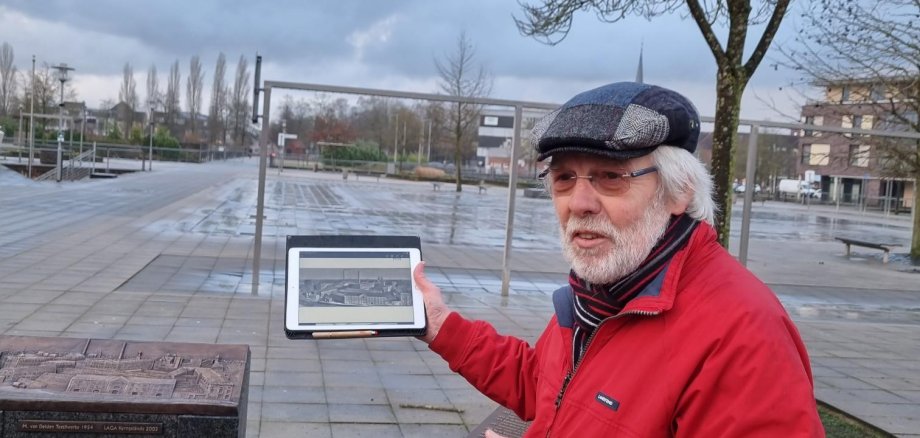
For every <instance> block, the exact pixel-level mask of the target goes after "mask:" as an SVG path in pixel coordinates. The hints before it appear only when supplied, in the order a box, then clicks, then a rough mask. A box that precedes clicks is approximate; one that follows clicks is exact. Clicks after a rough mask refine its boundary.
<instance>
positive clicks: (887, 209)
mask: <svg viewBox="0 0 920 438" xmlns="http://www.w3.org/2000/svg"><path fill="white" fill-rule="evenodd" d="M889 215H891V180H890V179H886V180H885V216H889Z"/></svg>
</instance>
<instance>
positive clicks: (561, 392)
mask: <svg viewBox="0 0 920 438" xmlns="http://www.w3.org/2000/svg"><path fill="white" fill-rule="evenodd" d="M659 313H661V312H650V311H645V310H630V311H627V312H623V313H620V314H618V315H614V316H611V317H608V318H605V319H604V320H603V321H601V322H600V324H598V325H597V328H596V329H594V332H592V333H591V336H588V340H587V341H585V351H584V352H583V353H582V354H581V357H579V358H578V362H576V363H575V364H574V365H573V366H572V370H571V371H569V372H568V373H566V375H565V379H563V380H562V387H561V388H560V389H559V394H558V395H556V413H554V414H553V422H552V423H555V420H556V414H557V413H559V407H560V406H562V398H563V397H565V390H566V389H568V387H569V383H571V382H572V378H573V377H575V373H576V372H578V366H579V365H581V363H582V362H583V361H584V358H585V357H586V356H587V355H588V349H589V348H591V341H593V340H594V336H595V335H597V332H599V331H600V330H601V326H603V325H604V323H606V322H607V321H610V320H613V319H617V318H619V317H621V316H626V315H640V316H655V315H658V314H659ZM552 423H550V425H549V428H548V429H547V430H546V438H549V435H550V431H552V430H553V424H552Z"/></svg>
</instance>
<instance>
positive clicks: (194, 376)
mask: <svg viewBox="0 0 920 438" xmlns="http://www.w3.org/2000/svg"><path fill="white" fill-rule="evenodd" d="M248 366H249V348H248V346H245V345H212V344H186V343H172V342H131V341H118V340H104V339H69V338H32V337H19V336H0V411H2V412H3V421H2V426H0V427H2V430H0V434H2V436H16V435H13V433H20V434H22V435H21V436H30V437H31V436H36V434H35V432H39V433H41V432H44V433H47V434H57V435H58V436H60V434H61V433H67V432H71V433H73V432H77V431H79V433H85V434H90V435H92V434H100V433H101V434H106V435H109V434H114V435H117V434H130V435H138V434H141V435H143V434H147V435H157V436H183V434H182V433H181V432H182V431H183V430H187V431H188V433H191V430H189V428H190V427H191V428H192V429H195V430H198V432H206V430H201V428H203V427H211V425H212V424H213V423H214V422H217V423H220V424H221V425H220V427H218V428H219V429H221V428H222V429H227V428H228V427H229V428H230V429H233V430H232V431H231V430H230V429H227V431H228V432H231V433H229V434H222V435H224V436H241V434H240V433H239V432H241V431H242V430H245V415H244V413H245V399H246V385H247V384H248ZM241 419H242V420H241ZM190 422H192V423H190ZM195 422H197V423H199V424H198V425H196V424H193V423H195ZM234 422H235V423H236V424H235V425H234V424H231V423H234ZM241 423H242V424H241ZM205 425H208V426H205ZM230 426H233V427H230ZM208 430H209V431H210V432H215V431H214V430H210V429H208ZM233 432H235V433H233ZM207 435H209V436H210V435H212V433H207ZM189 436H192V435H189Z"/></svg>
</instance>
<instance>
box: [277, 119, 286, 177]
mask: <svg viewBox="0 0 920 438" xmlns="http://www.w3.org/2000/svg"><path fill="white" fill-rule="evenodd" d="M286 134H287V120H282V121H281V135H279V136H278V146H281V159H280V160H278V175H281V172H283V171H284V159H285V158H286V157H285V146H284V144H285V143H287V137H285V135H286Z"/></svg>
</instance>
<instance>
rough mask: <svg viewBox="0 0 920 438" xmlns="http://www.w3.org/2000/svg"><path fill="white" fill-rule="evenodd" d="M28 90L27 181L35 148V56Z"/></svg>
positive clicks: (30, 173) (30, 176) (30, 174)
mask: <svg viewBox="0 0 920 438" xmlns="http://www.w3.org/2000/svg"><path fill="white" fill-rule="evenodd" d="M29 88H31V89H32V98H31V99H29V165H28V169H29V170H28V172H29V179H31V178H32V151H33V148H34V147H35V127H34V125H33V124H32V123H33V122H34V121H35V55H32V79H31V80H30V81H29Z"/></svg>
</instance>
